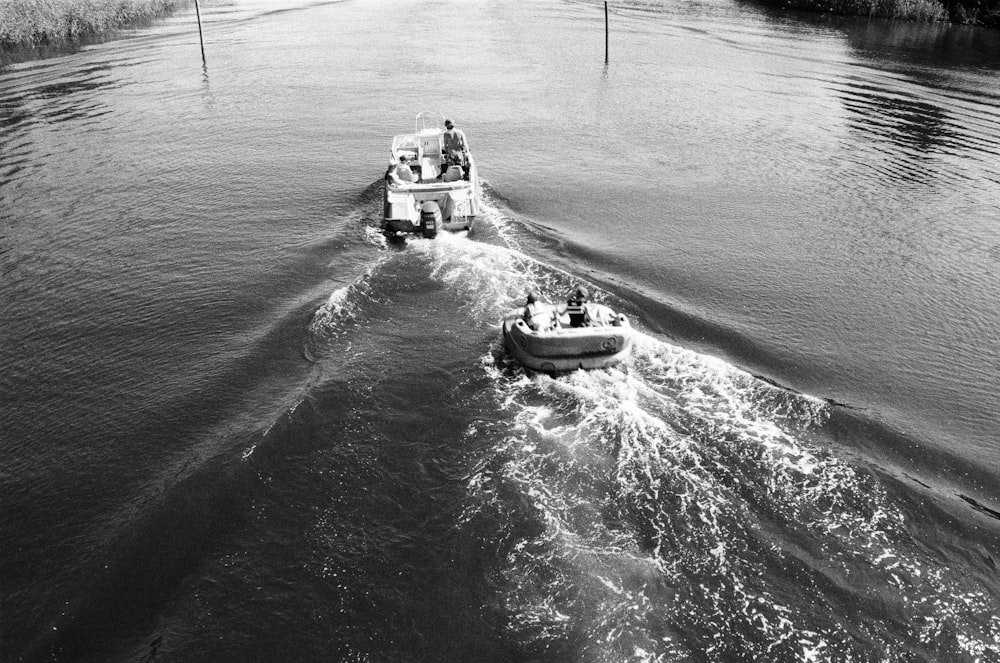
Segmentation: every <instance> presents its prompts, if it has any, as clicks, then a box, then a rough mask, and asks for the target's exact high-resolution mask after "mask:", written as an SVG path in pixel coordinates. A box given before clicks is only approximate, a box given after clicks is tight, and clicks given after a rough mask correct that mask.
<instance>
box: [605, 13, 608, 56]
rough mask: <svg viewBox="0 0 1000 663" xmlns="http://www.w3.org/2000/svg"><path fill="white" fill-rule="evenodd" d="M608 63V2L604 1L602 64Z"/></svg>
mask: <svg viewBox="0 0 1000 663" xmlns="http://www.w3.org/2000/svg"><path fill="white" fill-rule="evenodd" d="M607 63H608V0H604V64H607Z"/></svg>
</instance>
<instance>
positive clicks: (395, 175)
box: [385, 154, 417, 186]
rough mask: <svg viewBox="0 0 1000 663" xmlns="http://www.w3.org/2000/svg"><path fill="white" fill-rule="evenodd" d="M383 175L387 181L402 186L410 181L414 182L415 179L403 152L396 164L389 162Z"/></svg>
mask: <svg viewBox="0 0 1000 663" xmlns="http://www.w3.org/2000/svg"><path fill="white" fill-rule="evenodd" d="M385 176H386V179H388V180H389V182H391V183H392V184H395V185H396V186H404V185H405V184H408V183H410V182H415V181H416V179H417V178H416V177H415V176H414V175H413V171H412V170H410V164H409V163H408V162H407V159H406V155H405V154H401V155H400V156H399V163H397V164H396V165H392V164H391V163H390V164H389V170H388V171H387V172H386V174H385Z"/></svg>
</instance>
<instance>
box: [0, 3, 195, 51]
mask: <svg viewBox="0 0 1000 663" xmlns="http://www.w3.org/2000/svg"><path fill="white" fill-rule="evenodd" d="M187 4H188V0H0V50H5V49H23V48H36V47H43V46H61V45H67V46H71V45H74V44H77V43H79V42H81V41H86V40H90V39H95V38H99V37H101V36H102V35H106V34H108V33H111V32H114V31H115V30H118V29H120V28H125V27H128V26H132V25H137V24H141V23H142V22H144V21H149V20H150V19H154V18H157V17H159V16H164V15H166V14H169V13H170V12H172V11H174V10H175V9H178V8H179V7H181V6H184V5H187Z"/></svg>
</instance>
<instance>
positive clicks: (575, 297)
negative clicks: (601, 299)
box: [566, 285, 590, 327]
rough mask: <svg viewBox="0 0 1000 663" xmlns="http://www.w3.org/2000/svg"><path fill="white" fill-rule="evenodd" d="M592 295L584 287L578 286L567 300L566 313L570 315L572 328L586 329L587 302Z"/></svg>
mask: <svg viewBox="0 0 1000 663" xmlns="http://www.w3.org/2000/svg"><path fill="white" fill-rule="evenodd" d="M588 301H590V293H589V292H587V289H586V288H584V287H583V286H582V285H578V286H577V287H576V288H574V289H573V292H571V293H570V295H569V297H568V298H567V299H566V313H567V314H569V326H570V327H584V326H586V324H587V302H588Z"/></svg>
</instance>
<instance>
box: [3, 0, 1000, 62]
mask: <svg viewBox="0 0 1000 663" xmlns="http://www.w3.org/2000/svg"><path fill="white" fill-rule="evenodd" d="M752 1H753V2H757V3H759V4H762V5H766V6H770V7H775V8H778V9H794V10H808V11H814V12H823V13H833V14H841V15H845V16H867V17H869V18H887V19H895V20H902V21H919V22H950V23H954V24H960V25H978V26H983V27H989V28H1000V0H752ZM187 4H189V0H0V51H3V50H8V49H31V48H37V47H46V46H49V47H51V46H55V47H58V46H62V45H66V46H73V45H75V44H78V43H80V42H81V41H86V40H92V39H99V38H100V37H101V36H103V35H106V34H108V33H111V32H113V31H114V30H117V29H119V28H124V27H128V26H131V25H136V24H140V23H142V22H143V21H148V20H150V19H153V18H156V17H159V16H164V15H166V14H169V13H170V12H172V11H174V10H175V9H178V8H179V7H181V6H185V5H187Z"/></svg>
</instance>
